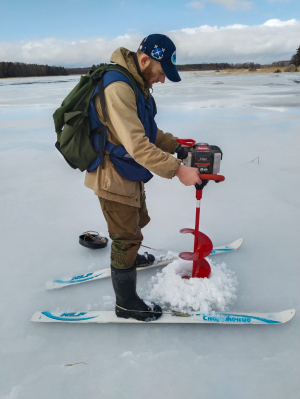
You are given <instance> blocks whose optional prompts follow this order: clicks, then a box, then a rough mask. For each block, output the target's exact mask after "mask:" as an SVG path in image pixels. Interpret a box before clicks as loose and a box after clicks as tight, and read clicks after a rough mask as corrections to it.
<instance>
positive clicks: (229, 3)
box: [186, 0, 278, 11]
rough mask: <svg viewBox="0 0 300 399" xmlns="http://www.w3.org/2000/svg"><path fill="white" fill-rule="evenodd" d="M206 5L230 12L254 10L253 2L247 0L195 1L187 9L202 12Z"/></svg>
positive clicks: (188, 4) (187, 5)
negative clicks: (211, 4) (213, 5)
mask: <svg viewBox="0 0 300 399" xmlns="http://www.w3.org/2000/svg"><path fill="white" fill-rule="evenodd" d="M277 1H278V0H277ZM204 3H213V4H218V5H220V6H223V7H225V8H226V9H228V10H234V11H247V10H251V8H252V2H251V1H247V0H202V1H193V2H191V3H187V4H186V7H188V8H193V9H198V10H200V9H203V8H204V7H205V5H204Z"/></svg>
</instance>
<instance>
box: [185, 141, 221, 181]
mask: <svg viewBox="0 0 300 399" xmlns="http://www.w3.org/2000/svg"><path fill="white" fill-rule="evenodd" d="M184 150H185V151H187V152H188V155H187V158H185V159H183V164H184V165H185V166H192V167H197V168H198V170H199V173H200V174H208V175H215V174H217V173H219V172H220V165H221V160H222V157H223V153H222V151H221V149H220V148H219V147H217V146H216V145H209V144H207V143H196V144H194V145H193V146H192V147H184Z"/></svg>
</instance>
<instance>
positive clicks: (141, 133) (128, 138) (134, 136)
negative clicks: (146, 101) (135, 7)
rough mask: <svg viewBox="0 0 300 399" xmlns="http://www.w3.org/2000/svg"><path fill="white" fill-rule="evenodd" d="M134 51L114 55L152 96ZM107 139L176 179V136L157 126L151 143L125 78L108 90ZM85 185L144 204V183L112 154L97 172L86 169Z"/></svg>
mask: <svg viewBox="0 0 300 399" xmlns="http://www.w3.org/2000/svg"><path fill="white" fill-rule="evenodd" d="M131 54H133V53H132V52H130V51H129V50H126V49H125V48H122V47H120V48H118V49H117V50H115V51H114V52H113V54H112V56H111V62H114V63H116V64H118V65H121V66H122V67H124V68H126V69H127V70H128V71H129V72H130V73H131V74H132V75H133V77H134V79H135V80H136V81H137V83H138V85H139V87H140V88H141V90H142V93H143V94H144V96H145V98H148V97H149V89H148V88H147V86H146V85H145V82H144V81H143V79H142V77H141V76H140V75H139V73H138V71H137V68H136V65H135V63H134V61H133V59H132V57H131ZM104 97H105V110H106V125H107V126H108V131H107V139H108V140H109V141H110V142H112V143H113V144H115V145H120V144H122V145H123V146H124V147H125V149H126V151H127V152H128V153H129V155H131V156H132V158H133V159H134V160H135V161H136V162H137V163H139V164H140V165H142V166H144V167H145V168H146V169H148V170H150V171H151V172H153V173H155V174H157V175H159V176H161V177H164V178H166V179H172V178H173V177H174V176H175V173H176V172H177V169H178V167H179V165H180V162H181V161H180V160H179V159H177V158H175V157H173V156H172V155H170V154H174V152H175V149H176V148H177V146H178V143H177V141H176V138H175V137H174V136H173V135H172V134H171V133H164V132H163V131H162V130H160V129H157V138H156V142H155V144H152V143H150V141H149V139H148V137H146V136H145V130H144V127H143V125H142V123H141V121H140V119H139V117H138V113H137V106H136V100H135V95H134V92H133V90H132V88H131V87H130V86H129V85H128V84H127V83H125V82H114V83H111V84H110V85H109V86H107V87H106V89H105V90H104ZM94 103H95V108H96V111H97V114H98V116H99V119H100V120H101V122H103V117H102V110H101V106H100V99H99V95H96V96H95V99H94ZM84 184H85V186H87V187H88V188H91V189H92V190H94V192H95V194H96V195H97V196H98V197H101V198H105V199H108V200H111V201H116V202H120V203H122V204H127V205H131V206H135V207H140V192H141V189H142V190H143V184H142V185H141V186H140V184H139V182H134V181H130V180H127V179H125V178H123V177H122V176H121V175H120V174H119V173H118V172H117V171H116V169H115V168H114V166H113V164H112V163H111V162H110V159H109V156H106V157H105V158H104V168H103V169H102V167H101V165H100V166H99V167H98V168H97V169H96V170H94V171H93V172H91V173H89V172H87V173H86V176H85V183H84Z"/></svg>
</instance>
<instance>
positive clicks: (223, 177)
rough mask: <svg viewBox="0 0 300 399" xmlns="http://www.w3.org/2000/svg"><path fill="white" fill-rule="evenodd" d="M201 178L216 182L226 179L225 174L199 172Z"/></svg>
mask: <svg viewBox="0 0 300 399" xmlns="http://www.w3.org/2000/svg"><path fill="white" fill-rule="evenodd" d="M199 177H200V179H201V180H214V181H215V182H221V181H224V180H225V176H222V175H204V174H200V173H199Z"/></svg>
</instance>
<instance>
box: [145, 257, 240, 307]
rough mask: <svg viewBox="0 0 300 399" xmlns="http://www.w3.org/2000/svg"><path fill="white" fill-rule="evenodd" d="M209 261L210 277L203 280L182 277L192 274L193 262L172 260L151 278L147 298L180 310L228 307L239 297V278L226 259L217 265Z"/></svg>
mask: <svg viewBox="0 0 300 399" xmlns="http://www.w3.org/2000/svg"><path fill="white" fill-rule="evenodd" d="M207 260H208V262H209V264H210V266H211V276H210V277H209V278H204V279H201V278H190V279H183V278H181V276H191V275H192V267H193V264H192V262H190V261H184V260H181V259H180V260H175V261H173V262H172V263H170V264H169V265H168V266H166V267H165V268H164V269H163V270H162V271H161V272H159V273H157V275H156V276H154V277H152V278H151V280H150V282H149V286H150V287H149V288H150V291H149V293H148V295H147V299H148V300H151V301H154V302H156V303H157V304H159V305H161V306H170V307H171V308H172V310H178V311H181V312H191V311H200V312H201V313H208V312H211V311H213V310H215V311H221V312H223V311H225V310H227V308H228V306H229V305H231V304H232V303H233V302H234V300H235V299H236V291H237V288H236V287H237V284H238V281H237V278H236V276H235V273H234V272H233V271H231V270H229V269H227V267H226V264H225V263H224V262H223V263H221V264H216V263H215V262H213V261H211V260H210V259H207Z"/></svg>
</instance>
